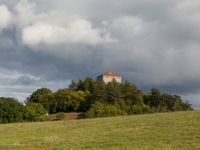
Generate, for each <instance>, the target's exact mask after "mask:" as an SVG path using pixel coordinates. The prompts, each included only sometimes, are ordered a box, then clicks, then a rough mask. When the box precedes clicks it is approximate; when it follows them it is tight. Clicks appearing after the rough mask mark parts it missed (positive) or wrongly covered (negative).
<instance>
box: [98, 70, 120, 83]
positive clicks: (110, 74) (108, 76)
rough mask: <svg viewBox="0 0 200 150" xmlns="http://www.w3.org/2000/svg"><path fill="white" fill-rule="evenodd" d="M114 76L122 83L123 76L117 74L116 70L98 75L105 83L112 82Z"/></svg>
mask: <svg viewBox="0 0 200 150" xmlns="http://www.w3.org/2000/svg"><path fill="white" fill-rule="evenodd" d="M113 78H114V79H115V80H116V81H117V82H118V83H121V81H122V77H121V76H120V75H119V74H116V73H114V72H111V71H108V72H105V73H104V74H102V75H100V76H98V77H97V79H99V80H100V81H104V82H105V83H108V82H111V81H112V80H113Z"/></svg>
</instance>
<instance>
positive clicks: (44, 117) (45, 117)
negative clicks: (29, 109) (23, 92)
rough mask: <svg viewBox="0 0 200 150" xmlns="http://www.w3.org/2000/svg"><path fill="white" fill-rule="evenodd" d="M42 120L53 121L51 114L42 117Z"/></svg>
mask: <svg viewBox="0 0 200 150" xmlns="http://www.w3.org/2000/svg"><path fill="white" fill-rule="evenodd" d="M40 121H42V122H44V121H51V118H50V117H49V116H46V115H45V116H42V117H40Z"/></svg>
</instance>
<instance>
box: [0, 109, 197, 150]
mask: <svg viewBox="0 0 200 150" xmlns="http://www.w3.org/2000/svg"><path fill="white" fill-rule="evenodd" d="M9 147H10V148H9ZM0 149H52V150H58V149H59V150H68V149H95V150H96V149H102V150H105V149H111V150H123V149H124V150H126V149H127V150H131V149H136V150H137V149H138V150H140V149H141V150H151V149H152V150H154V149H157V150H162V149H163V150H171V149H185V150H188V149H191V150H195V149H200V110H195V111H187V112H175V113H159V114H146V115H134V116H124V117H113V118H98V119H82V120H65V121H52V122H39V123H38V122H37V123H15V124H0Z"/></svg>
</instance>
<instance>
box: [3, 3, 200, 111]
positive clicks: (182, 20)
mask: <svg viewBox="0 0 200 150" xmlns="http://www.w3.org/2000/svg"><path fill="white" fill-rule="evenodd" d="M199 65H200V1H199V0H176V1H174V0H162V1H161V0H151V1H149V0H141V1H138V0H126V1H122V0H117V1H116V0H109V1H107V0H95V1H94V0H81V1H80V0H73V1H71V0H57V1H55V0H21V1H19V0H9V1H8V0H0V96H5V97H15V98H17V99H18V100H19V101H23V100H24V99H25V98H26V97H28V96H29V95H30V94H31V93H32V92H34V91H35V90H37V89H38V88H41V87H47V88H49V89H51V90H52V91H57V90H58V89H59V88H65V87H68V85H69V84H70V82H71V80H72V79H73V80H75V81H77V80H78V79H85V77H87V76H90V77H92V78H94V79H95V78H96V76H98V75H100V74H102V73H104V72H106V71H108V70H111V71H114V72H116V73H118V74H120V75H122V78H123V80H125V79H127V80H128V81H130V82H132V83H134V84H136V86H137V87H138V88H140V89H142V90H143V92H144V93H146V92H150V90H151V88H152V87H156V88H158V89H160V90H161V92H162V93H163V92H166V93H171V94H178V95H181V97H182V99H183V100H184V101H186V100H189V102H190V103H192V106H193V108H200V69H199V68H198V66H199Z"/></svg>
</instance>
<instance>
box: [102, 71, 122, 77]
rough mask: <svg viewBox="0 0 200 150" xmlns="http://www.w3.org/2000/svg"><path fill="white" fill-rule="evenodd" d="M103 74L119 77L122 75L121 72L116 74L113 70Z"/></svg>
mask: <svg viewBox="0 0 200 150" xmlns="http://www.w3.org/2000/svg"><path fill="white" fill-rule="evenodd" d="M102 75H104V76H115V77H116V76H118V77H121V76H120V75H119V74H116V73H114V72H111V71H108V72H105V73H104V74H102ZM102 75H101V76H102Z"/></svg>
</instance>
